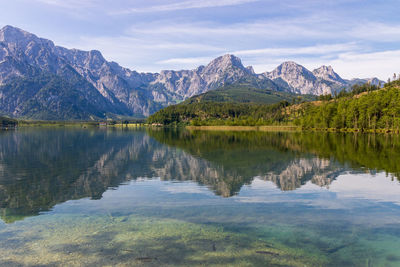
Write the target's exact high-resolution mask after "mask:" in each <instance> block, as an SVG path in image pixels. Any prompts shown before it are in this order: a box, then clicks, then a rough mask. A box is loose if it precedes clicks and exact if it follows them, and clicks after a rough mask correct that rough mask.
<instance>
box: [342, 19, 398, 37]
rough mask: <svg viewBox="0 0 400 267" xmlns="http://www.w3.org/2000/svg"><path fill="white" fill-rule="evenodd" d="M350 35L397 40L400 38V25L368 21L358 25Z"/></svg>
mask: <svg viewBox="0 0 400 267" xmlns="http://www.w3.org/2000/svg"><path fill="white" fill-rule="evenodd" d="M349 35H351V36H353V37H355V38H359V39H363V40H370V41H375V42H395V41H399V40H400V25H399V24H397V25H393V24H384V23H378V22H367V23H360V24H358V25H356V26H355V27H354V28H353V29H351V30H350V31H349Z"/></svg>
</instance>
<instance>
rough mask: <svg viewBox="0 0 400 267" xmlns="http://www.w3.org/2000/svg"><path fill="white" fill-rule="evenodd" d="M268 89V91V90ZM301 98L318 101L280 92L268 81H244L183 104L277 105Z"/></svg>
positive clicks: (305, 96)
mask: <svg viewBox="0 0 400 267" xmlns="http://www.w3.org/2000/svg"><path fill="white" fill-rule="evenodd" d="M266 88H268V89H266ZM293 98H297V100H298V99H299V98H300V99H302V100H304V101H312V100H315V99H316V96H314V95H299V94H294V93H289V92H282V91H278V90H277V89H276V88H274V84H271V83H269V82H267V81H262V82H259V81H254V80H242V81H240V82H238V83H235V84H228V85H224V86H222V87H220V88H218V89H216V90H212V91H208V92H206V93H203V94H200V95H196V96H193V97H191V98H189V99H188V100H186V101H185V102H183V103H184V104H190V103H195V102H198V103H200V102H221V103H222V102H224V103H225V102H236V103H254V104H275V103H278V102H281V101H290V102H291V101H293Z"/></svg>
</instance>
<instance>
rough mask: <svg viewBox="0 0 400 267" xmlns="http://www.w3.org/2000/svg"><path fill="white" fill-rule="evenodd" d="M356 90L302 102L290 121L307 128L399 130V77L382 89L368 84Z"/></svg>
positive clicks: (357, 87)
mask: <svg viewBox="0 0 400 267" xmlns="http://www.w3.org/2000/svg"><path fill="white" fill-rule="evenodd" d="M355 89H356V90H355V92H354V93H351V92H350V93H342V94H339V95H338V96H336V97H334V98H332V99H330V98H331V97H330V96H328V97H327V99H323V101H321V102H314V103H310V104H303V105H302V106H301V107H300V108H299V109H298V111H297V112H294V113H295V114H292V116H291V117H290V116H289V118H288V120H289V121H290V120H295V121H296V122H297V123H298V124H301V125H302V126H303V127H306V128H334V129H355V130H360V131H364V130H377V129H385V130H388V131H389V130H395V131H399V129H400V80H397V81H393V82H390V83H387V84H385V86H384V88H382V89H378V88H376V87H375V86H371V85H368V84H365V85H363V86H356V87H355ZM293 115H295V116H293Z"/></svg>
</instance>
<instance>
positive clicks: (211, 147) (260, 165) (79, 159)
mask: <svg viewBox="0 0 400 267" xmlns="http://www.w3.org/2000/svg"><path fill="white" fill-rule="evenodd" d="M399 158H400V150H399V140H398V138H396V137H393V136H372V135H359V136H357V135H352V134H351V135H349V134H347V135H344V134H324V133H307V134H306V133H286V134H282V133H261V132H188V131H178V130H167V129H159V130H148V131H147V132H144V131H122V130H37V129H36V130H34V129H24V130H21V131H16V132H0V209H1V213H0V215H1V218H2V219H3V221H5V222H13V221H15V220H19V219H23V218H24V217H26V216H34V215H38V214H39V213H40V212H42V211H48V210H50V209H51V208H52V207H53V206H54V205H56V204H58V203H62V202H65V201H68V200H73V199H80V198H85V197H90V198H92V199H99V198H101V197H102V195H103V193H104V192H105V191H106V190H107V189H109V188H112V187H117V186H118V185H120V184H121V183H124V182H127V181H130V180H135V179H137V178H139V177H147V178H152V177H159V178H160V179H161V180H174V181H195V182H197V183H199V184H201V185H205V186H207V187H209V188H210V189H211V190H212V191H213V192H215V194H217V195H220V196H223V197H229V196H233V195H235V194H237V193H238V192H239V191H240V189H241V187H242V186H243V185H244V184H250V183H251V182H252V180H253V179H254V177H258V178H259V179H263V180H266V181H272V182H273V183H275V184H276V185H277V187H278V188H280V189H281V190H294V189H296V188H299V187H301V186H302V185H304V184H305V183H307V182H308V181H311V182H312V183H314V184H316V185H319V186H329V184H330V183H331V182H332V181H333V180H334V179H335V178H336V177H337V176H338V175H339V174H340V173H343V172H344V171H361V170H362V171H365V170H366V169H370V170H374V171H380V170H383V171H386V172H387V173H391V174H392V175H394V176H396V177H399V175H398V174H399V173H400V172H399V169H400V166H399V165H398V164H397V162H398V160H399Z"/></svg>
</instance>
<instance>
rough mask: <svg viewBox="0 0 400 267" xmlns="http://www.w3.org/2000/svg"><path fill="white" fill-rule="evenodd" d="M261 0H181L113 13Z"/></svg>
mask: <svg viewBox="0 0 400 267" xmlns="http://www.w3.org/2000/svg"><path fill="white" fill-rule="evenodd" d="M257 1H259V0H218V1H215V0H194V1H193V0H190V1H180V2H175V3H171V4H165V5H157V6H149V7H138V8H131V9H127V10H122V11H118V12H113V13H112V14H130V13H142V12H166V11H175V10H185V9H198V8H210V7H223V6H236V5H242V4H247V3H251V2H257Z"/></svg>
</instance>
